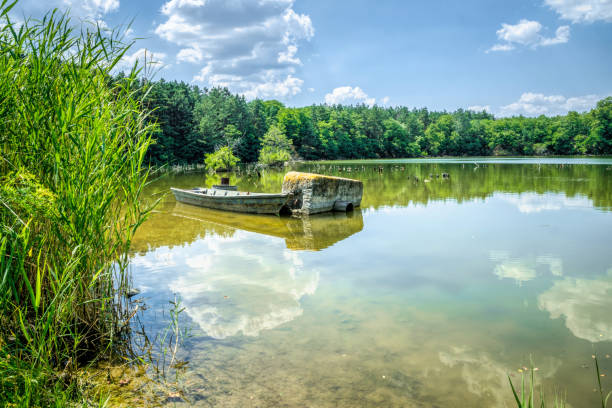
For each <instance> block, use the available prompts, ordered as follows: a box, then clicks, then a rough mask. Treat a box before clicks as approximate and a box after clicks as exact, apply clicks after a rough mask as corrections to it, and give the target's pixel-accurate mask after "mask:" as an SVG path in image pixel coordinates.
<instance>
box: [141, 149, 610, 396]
mask: <svg viewBox="0 0 612 408" xmlns="http://www.w3.org/2000/svg"><path fill="white" fill-rule="evenodd" d="M527 162H529V161H527ZM529 163H531V162H529ZM380 167H383V169H382V170H379V168H380ZM349 168H350V171H349ZM296 169H298V170H304V171H315V172H321V173H325V174H331V175H338V176H348V177H353V178H358V179H361V180H363V181H364V187H365V191H364V199H363V202H362V205H363V212H361V211H356V212H354V213H353V214H352V216H351V215H348V216H347V215H344V214H326V215H322V216H317V217H311V218H303V219H299V218H298V219H292V218H279V217H265V216H263V217H262V216H245V215H241V214H233V213H225V212H223V213H222V212H217V211H211V210H206V209H202V208H198V207H191V206H186V205H180V204H177V203H175V202H174V199H173V197H171V196H168V197H166V198H165V199H164V201H163V203H162V205H161V206H160V207H159V208H158V211H159V212H158V213H157V214H155V215H154V216H153V217H152V218H151V219H150V220H149V221H147V223H145V225H143V227H142V229H141V230H140V231H139V233H138V235H137V236H136V238H135V244H136V249H137V251H138V253H136V254H133V262H132V266H133V268H134V282H135V284H136V285H137V287H139V288H142V289H143V296H144V297H146V298H147V299H146V302H147V305H149V306H150V307H149V309H148V311H147V312H146V313H148V316H154V314H155V313H156V311H157V310H159V308H158V307H156V305H161V304H167V302H168V299H172V298H173V292H175V293H178V294H179V296H180V297H181V298H182V299H183V303H184V305H185V307H186V308H187V309H186V315H187V317H188V318H189V320H191V322H188V323H187V325H189V326H192V327H194V331H193V337H192V338H191V340H190V344H189V345H188V350H187V351H186V353H188V354H189V357H188V359H189V361H190V364H189V366H190V370H188V373H187V375H188V376H189V378H188V381H186V383H187V382H189V384H190V389H189V393H188V394H187V395H190V396H192V397H193V399H192V400H191V401H190V402H189V403H185V406H245V407H248V406H261V407H272V406H288V407H300V406H304V405H312V406H317V407H328V406H329V407H333V406H336V407H337V406H385V407H393V406H396V407H404V406H511V404H512V403H513V400H512V395H511V392H510V390H509V388H508V383H507V377H506V375H508V374H510V373H512V372H514V373H515V374H516V377H514V378H515V379H517V380H518V379H520V375H519V374H518V373H517V372H516V369H517V368H519V367H520V366H522V365H529V356H530V355H532V356H533V358H534V361H535V363H536V364H537V366H538V367H539V368H540V371H539V372H538V378H540V379H541V380H542V381H543V383H544V385H545V389H546V390H552V389H554V386H555V385H559V386H561V387H562V388H563V389H564V390H565V389H567V391H568V392H567V394H568V398H569V403H570V404H572V406H587V405H594V404H595V402H596V399H597V395H595V394H594V393H592V392H591V390H592V380H593V377H592V375H591V374H592V373H591V370H584V371H580V370H582V369H581V368H580V367H581V366H583V365H584V364H585V363H586V364H590V363H591V358H590V356H591V354H592V350H593V346H592V344H591V343H594V342H605V343H600V344H598V346H597V347H598V351H600V352H602V353H611V352H612V351H610V346H611V345H612V320H611V318H610V317H609V316H608V313H607V312H608V311H609V310H610V309H612V303H611V302H612V301H611V300H610V299H612V272H611V273H610V274H608V275H605V274H604V276H599V275H601V271H605V270H606V269H607V268H609V266H610V250H609V244H610V242H612V214H611V213H610V212H608V210H609V209H610V208H612V171H610V170H608V167H607V166H599V165H590V166H589V165H586V164H579V165H567V166H566V165H564V164H563V163H554V164H549V165H542V166H539V165H538V164H537V163H535V164H524V165H520V164H510V163H495V164H494V163H491V162H489V163H487V164H481V165H480V166H478V167H476V166H474V164H472V163H462V162H460V161H459V162H456V161H454V162H451V161H419V162H415V163H405V162H402V164H401V165H400V164H397V163H374V164H372V163H370V162H363V163H352V164H347V165H344V164H338V163H335V164H328V163H326V164H312V163H305V164H297V165H296ZM287 170H288V169H284V170H283V171H266V172H264V174H263V175H262V177H261V178H257V177H249V176H247V175H246V174H237V175H235V180H236V183H237V184H238V186H239V188H240V189H242V190H250V191H267V192H271V191H278V190H279V189H280V185H281V182H282V176H283V175H284V173H285V171H287ZM442 172H446V173H449V174H450V179H443V178H442V177H435V174H440V173H442ZM430 174H432V175H434V176H433V177H430ZM415 177H416V178H418V181H417V180H416V179H415ZM424 178H427V179H428V180H429V182H427V183H425V182H423V179H424ZM213 182H215V180H214V178H211V177H206V178H205V177H204V175H203V174H187V175H176V176H175V175H172V176H168V177H167V178H165V179H163V180H160V181H159V182H156V183H153V184H152V185H151V186H150V187H149V190H148V191H149V193H150V194H155V193H159V192H164V191H167V190H168V188H169V187H170V186H171V185H172V186H177V187H192V186H196V185H209V184H210V183H213ZM304 249H306V250H307V251H304ZM296 250H301V251H296ZM154 319H155V317H149V320H148V321H147V324H148V325H149V326H148V327H150V325H151V324H152V323H151V321H153V320H154ZM568 329H569V330H568ZM211 337H214V338H217V339H224V340H219V341H212V339H211ZM458 346H460V347H458ZM604 356H605V354H604ZM585 357H586V360H585ZM600 364H601V368H602V369H603V370H610V369H612V366H611V365H610V364H612V359H603V360H602V361H600ZM589 368H590V366H589ZM587 371H588V372H587ZM192 403H193V405H191V404H192Z"/></svg>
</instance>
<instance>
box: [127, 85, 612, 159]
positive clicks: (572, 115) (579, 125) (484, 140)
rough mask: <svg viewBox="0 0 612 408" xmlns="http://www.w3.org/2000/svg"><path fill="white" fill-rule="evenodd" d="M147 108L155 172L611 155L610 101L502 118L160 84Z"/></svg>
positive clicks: (471, 113) (461, 110)
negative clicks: (294, 162)
mask: <svg viewBox="0 0 612 408" xmlns="http://www.w3.org/2000/svg"><path fill="white" fill-rule="evenodd" d="M115 80H121V75H119V76H118V77H116V78H115ZM144 84H145V82H144V81H142V83H141V85H144ZM146 103H147V105H148V107H149V108H150V109H152V110H153V115H152V118H153V120H155V121H156V122H157V124H158V127H157V130H156V133H155V134H154V140H155V143H154V144H153V145H152V146H151V147H150V148H149V151H148V153H147V155H148V162H149V163H150V164H152V165H160V164H193V163H201V162H202V161H203V160H204V156H205V155H206V154H207V153H211V152H214V151H215V150H217V149H219V148H221V147H224V146H229V147H230V148H231V149H232V151H233V153H234V155H236V156H237V157H238V158H239V159H240V161H241V162H243V163H249V162H256V161H262V160H263V161H270V162H273V161H280V160H285V159H287V158H288V157H291V158H294V159H302V160H333V159H369V158H400V157H426V156H490V155H519V156H520V155H527V156H529V155H585V154H588V155H606V154H612V97H608V98H605V99H602V100H601V101H599V102H598V103H597V106H596V107H595V108H594V109H592V110H591V111H589V112H585V113H577V112H569V113H568V114H567V115H564V116H555V117H547V116H544V115H542V116H539V117H534V118H532V117H524V116H515V117H510V118H495V117H494V116H493V115H492V114H490V113H487V112H484V111H483V112H473V111H470V110H463V109H458V110H456V111H454V112H446V111H442V112H435V111H429V110H428V109H427V108H421V109H410V108H407V107H381V106H366V105H357V106H345V105H333V106H329V105H312V106H306V107H301V108H292V107H287V106H285V105H284V104H282V103H281V102H279V101H276V100H268V101H263V100H259V99H255V100H253V101H249V102H247V101H246V100H245V98H244V97H243V96H241V95H237V94H233V93H231V92H230V91H229V90H227V89H225V88H212V89H202V88H199V87H197V86H193V85H189V84H186V83H183V82H176V81H165V80H163V79H161V80H159V81H157V82H155V83H154V84H153V87H152V88H151V90H150V92H149V94H148V95H147V96H146Z"/></svg>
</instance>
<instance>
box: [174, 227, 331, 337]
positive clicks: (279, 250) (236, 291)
mask: <svg viewBox="0 0 612 408" xmlns="http://www.w3.org/2000/svg"><path fill="white" fill-rule="evenodd" d="M197 245H198V246H203V247H204V252H205V253H200V254H197V255H189V254H187V256H186V258H185V265H186V268H185V269H184V270H182V271H181V272H180V273H175V274H173V276H171V277H170V276H169V277H168V278H169V281H168V287H169V289H170V290H172V291H173V292H175V293H177V294H179V295H180V296H181V298H182V300H183V305H184V306H185V313H187V315H188V316H189V317H190V318H191V319H193V321H194V322H195V323H197V324H198V325H199V326H200V328H201V329H202V330H203V331H204V332H205V333H206V334H207V335H209V336H211V337H214V338H217V339H223V338H226V337H229V336H234V335H237V334H239V333H242V334H243V335H246V336H257V335H259V333H260V332H261V331H262V330H266V329H272V328H274V327H277V326H279V325H281V324H283V323H287V322H289V321H291V320H293V319H295V318H296V317H298V316H300V315H301V314H302V312H303V310H302V308H301V306H300V299H301V298H302V297H303V296H305V295H312V294H314V292H315V290H316V288H317V285H318V282H319V273H318V272H317V271H313V270H308V271H306V270H305V269H304V267H303V263H302V260H301V258H300V254H298V253H296V252H291V251H289V250H287V249H286V248H285V245H284V242H283V241H282V240H280V239H276V238H269V237H263V236H260V235H255V234H251V233H246V232H240V231H239V232H237V233H236V234H235V235H234V236H233V237H231V238H222V237H207V239H206V240H204V241H199V242H198V243H197Z"/></svg>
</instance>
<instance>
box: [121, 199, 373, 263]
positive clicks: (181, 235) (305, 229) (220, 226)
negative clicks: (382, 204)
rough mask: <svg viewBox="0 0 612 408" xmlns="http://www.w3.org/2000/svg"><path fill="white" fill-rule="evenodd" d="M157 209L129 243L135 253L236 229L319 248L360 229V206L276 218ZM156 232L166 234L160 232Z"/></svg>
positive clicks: (177, 206) (295, 246) (176, 206)
mask: <svg viewBox="0 0 612 408" xmlns="http://www.w3.org/2000/svg"><path fill="white" fill-rule="evenodd" d="M160 210H161V211H160V212H159V213H157V214H154V215H153V216H152V217H151V218H150V219H149V220H147V222H146V223H144V224H143V225H142V226H141V228H140V229H139V231H138V234H137V235H136V237H135V239H134V242H133V245H132V247H133V248H134V250H135V251H136V252H143V251H148V250H151V249H155V248H159V247H161V246H168V247H173V246H177V245H183V244H186V243H192V242H194V241H196V240H198V239H202V238H204V237H205V236H209V235H213V236H224V237H231V236H232V235H233V234H234V232H235V231H236V230H244V231H249V232H255V233H258V234H264V235H268V236H273V237H277V238H283V239H284V240H285V245H286V247H287V248H288V249H291V250H310V251H319V250H322V249H325V248H328V247H330V246H332V245H334V244H336V243H338V242H340V241H342V240H344V239H346V238H348V237H350V236H351V235H353V234H356V233H358V232H360V231H361V230H363V214H362V212H361V210H360V209H357V210H354V211H351V212H348V213H341V212H330V213H324V214H317V215H311V216H302V217H278V216H273V215H253V214H241V213H233V212H227V211H218V210H212V209H208V208H200V207H195V206H191V205H186V204H181V203H177V202H174V203H165V204H164V205H162V206H161V207H160ZM159 231H166V233H164V234H163V235H160V234H159Z"/></svg>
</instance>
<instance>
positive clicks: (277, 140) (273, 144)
mask: <svg viewBox="0 0 612 408" xmlns="http://www.w3.org/2000/svg"><path fill="white" fill-rule="evenodd" d="M262 146H263V147H262V149H261V151H260V153H259V162H260V163H262V164H266V165H272V166H274V165H280V164H282V163H284V162H286V161H288V160H291V151H292V149H293V144H292V142H291V140H289V139H288V138H287V136H286V135H285V133H284V132H283V131H282V130H281V129H279V128H278V126H271V127H270V129H269V130H268V131H267V132H266V134H265V135H264V137H263V140H262Z"/></svg>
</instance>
